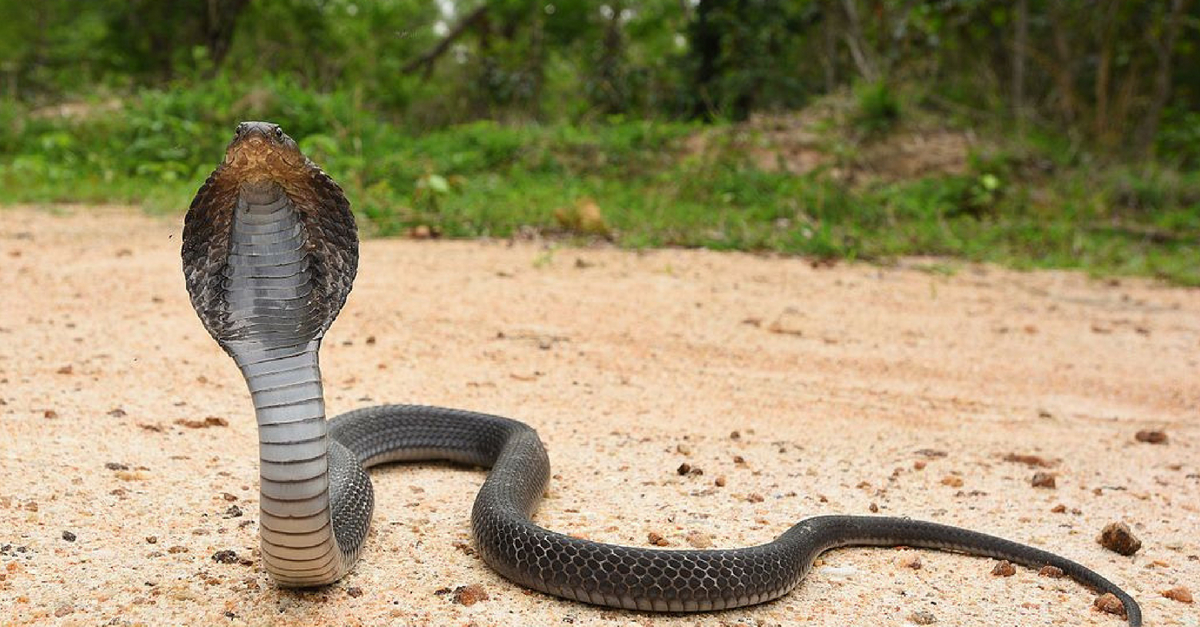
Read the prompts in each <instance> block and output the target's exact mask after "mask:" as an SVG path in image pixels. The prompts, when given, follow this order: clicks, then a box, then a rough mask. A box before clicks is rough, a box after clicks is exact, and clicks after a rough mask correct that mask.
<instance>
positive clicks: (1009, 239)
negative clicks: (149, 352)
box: [0, 79, 1200, 285]
mask: <svg viewBox="0 0 1200 627" xmlns="http://www.w3.org/2000/svg"><path fill="white" fill-rule="evenodd" d="M864 90H865V91H863V92H861V93H860V95H859V98H860V103H859V104H860V106H861V109H862V113H863V116H864V117H863V118H862V119H863V120H869V121H871V122H870V125H871V126H872V128H873V129H874V128H875V126H878V127H879V128H878V129H876V130H877V131H878V132H886V127H887V124H885V122H886V123H888V124H890V122H889V120H891V119H893V117H894V115H895V114H896V112H898V109H896V108H895V107H894V106H893V105H894V100H893V99H892V96H891V95H890V94H889V93H888V92H886V90H884V88H882V87H874V86H872V87H869V88H864ZM241 119H269V120H273V121H276V122H278V123H280V124H281V125H283V126H284V128H285V129H286V130H288V131H289V132H290V133H291V134H292V135H293V137H296V138H297V139H298V140H299V141H300V143H301V147H302V149H303V150H304V151H305V153H306V154H308V155H309V156H310V157H312V158H313V160H314V161H316V162H318V163H320V164H321V165H322V166H323V167H324V168H325V169H326V170H327V171H328V172H329V173H330V174H331V175H332V176H333V177H334V178H335V179H336V180H338V181H339V182H340V183H341V184H342V186H343V187H345V188H346V191H347V194H348V195H349V197H350V199H351V202H352V203H353V205H354V208H355V211H356V212H357V213H358V214H359V217H360V220H361V224H362V225H363V227H364V230H365V231H366V232H367V233H369V234H374V235H382V236H389V235H398V234H404V233H406V232H408V230H409V229H412V228H414V227H418V226H424V227H429V228H430V229H431V230H434V231H437V232H440V233H442V234H443V235H445V236H449V237H477V236H497V237H503V236H508V235H511V234H513V233H514V232H516V231H517V230H518V229H522V228H535V229H538V230H541V231H544V232H547V233H565V234H567V235H580V234H578V233H575V234H572V233H571V232H570V231H571V229H572V228H576V229H578V228H579V227H578V222H577V221H576V222H567V223H564V221H563V219H562V217H561V216H563V215H575V213H572V212H576V213H577V207H578V206H579V205H580V203H583V202H585V201H589V200H590V201H592V202H594V203H595V206H597V207H598V208H599V211H600V215H601V218H602V220H603V223H604V228H603V229H602V230H600V231H597V230H596V229H594V228H593V229H592V232H607V233H609V234H610V236H611V238H612V239H613V240H614V241H616V242H617V243H618V244H620V245H622V246H628V247H656V246H687V247H705V248H713V249H719V250H759V251H778V252H782V253H789V254H802V255H813V256H818V257H825V258H849V259H867V260H886V259H889V258H892V257H896V256H901V255H940V256H950V257H958V258H962V259H968V260H973V261H990V262H998V263H1002V264H1005V265H1009V266H1014V267H1020V268H1074V269H1080V270H1084V271H1087V272H1089V273H1092V274H1095V275H1143V276H1155V277H1161V278H1163V279H1166V280H1168V281H1171V282H1174V283H1177V284H1181V285H1200V177H1198V176H1197V174H1195V173H1181V172H1177V171H1175V170H1172V169H1169V168H1163V167H1157V166H1155V167H1148V168H1140V169H1131V168H1123V167H1118V166H1111V167H1107V168H1105V169H1103V170H1097V169H1095V166H1090V168H1091V169H1089V166H1085V165H1080V164H1072V163H1071V162H1070V160H1069V159H1063V158H1059V157H1055V156H1054V155H1047V154H1045V153H1044V152H1039V151H1037V150H1036V149H1030V151H1032V152H1031V154H1020V155H1017V156H1014V155H1012V154H999V155H990V156H987V157H986V158H985V157H981V156H977V157H976V158H974V159H972V160H971V164H970V166H969V168H968V171H967V172H965V173H957V174H939V175H931V176H925V177H922V178H916V179H909V180H900V181H892V182H876V183H859V184H855V185H848V184H846V183H843V182H841V181H840V180H838V179H837V178H835V177H834V176H832V175H831V174H830V173H829V172H826V171H824V170H820V169H818V170H815V171H813V172H811V173H809V174H805V175H795V174H791V173H787V172H779V171H772V170H769V169H764V168H763V167H761V166H760V165H756V163H755V162H754V161H753V160H752V159H750V158H748V157H747V155H746V152H745V151H744V150H743V149H741V148H739V147H738V146H739V145H740V144H739V142H735V141H721V135H722V133H723V132H724V131H725V130H728V131H729V134H730V135H732V134H733V128H732V127H730V128H729V129H721V128H717V129H716V130H715V131H712V130H710V131H709V135H710V137H711V136H712V135H714V134H715V135H716V139H715V140H714V141H711V142H709V144H708V146H707V147H706V148H705V149H704V150H702V151H696V150H695V149H694V147H693V146H692V145H691V144H689V139H691V138H693V137H694V136H695V135H696V134H697V133H698V132H699V128H698V127H696V126H693V125H691V124H687V123H677V122H647V121H622V120H610V121H607V122H603V123H597V124H591V125H571V124H566V123H559V124H553V125H499V124H495V123H490V122H478V123H472V124H464V125H459V126H453V127H449V128H445V129H440V130H436V131H433V132H421V131H419V130H415V129H410V128H406V127H404V126H403V125H402V124H399V123H395V122H391V121H388V120H386V119H384V118H383V117H382V116H379V115H376V114H373V113H371V112H370V111H367V110H364V109H363V108H362V107H360V106H358V104H357V103H356V102H355V101H354V98H352V97H351V96H349V95H346V94H337V93H334V94H311V93H307V92H304V91H303V90H301V89H299V88H298V87H296V86H295V85H293V84H291V83H289V82H288V81H287V80H285V79H269V80H267V81H266V82H265V83H260V84H257V85H256V86H255V87H254V88H253V89H251V88H247V87H243V86H240V85H238V84H236V83H233V82H229V81H228V80H225V79H218V80H215V81H212V82H211V83H206V84H205V86H204V87H203V89H199V88H197V89H178V90H173V91H170V92H166V91H148V92H144V93H142V94H140V95H139V96H138V97H137V98H133V99H131V100H129V101H128V102H127V103H126V104H125V106H124V107H123V108H121V109H119V110H116V111H111V110H107V109H104V110H98V112H97V113H95V114H94V115H88V116H84V117H79V118H73V119H63V118H51V117H40V116H37V115H34V114H33V113H32V112H30V111H27V110H23V109H21V107H20V106H19V105H16V104H13V103H0V149H2V150H0V196H2V197H3V198H4V199H5V201H6V202H22V203H60V202H82V203H108V202H118V203H130V204H139V205H141V206H144V207H146V208H147V210H149V211H152V212H182V211H183V210H185V209H186V207H187V205H188V203H189V202H190V200H191V197H192V195H193V194H194V193H195V190H196V188H197V187H199V185H200V184H201V183H202V182H203V180H204V178H205V177H206V176H207V174H208V172H209V171H211V169H212V168H213V167H214V165H215V164H216V163H217V162H218V160H219V159H220V158H221V157H222V155H223V151H224V146H225V144H226V143H227V142H228V140H229V138H230V134H231V132H232V129H233V127H234V125H235V124H236V122H237V121H239V120H241ZM864 123H865V122H864ZM738 132H739V133H743V134H744V129H739V131H738ZM1043 162H1044V163H1049V164H1051V165H1049V166H1044V167H1042V166H1038V167H1034V166H1035V165H1036V164H1040V163H1043ZM1031 164H1034V165H1031ZM1047 167H1052V168H1053V171H1052V172H1050V173H1046V172H1045V169H1046V168H1047ZM1039 168H1041V169H1039ZM556 216H558V217H556ZM931 267H932V268H934V270H933V271H937V272H941V271H942V268H943V267H945V268H950V267H952V266H949V265H944V266H943V265H936V266H931Z"/></svg>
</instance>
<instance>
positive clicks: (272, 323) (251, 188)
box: [182, 122, 1141, 626]
mask: <svg viewBox="0 0 1200 627" xmlns="http://www.w3.org/2000/svg"><path fill="white" fill-rule="evenodd" d="M182 256H183V268H184V275H185V279H186V283H187V288H188V292H189V294H190V296H191V300H192V304H193V306H194V307H195V309H196V313H197V314H198V316H199V317H200V319H201V321H202V322H203V323H204V326H205V327H206V328H207V329H208V331H209V333H210V334H211V335H212V336H213V338H214V339H216V341H217V342H218V343H219V344H220V345H221V347H222V348H224V349H225V351H226V352H227V353H228V354H229V355H230V356H231V357H232V358H233V359H234V361H235V362H236V363H237V365H238V367H239V368H240V369H241V371H242V374H243V376H244V378H245V380H246V385H247V387H248V388H249V390H250V394H251V397H252V398H253V401H254V409H255V416H256V418H257V421H258V434H259V455H260V460H261V466H260V476H261V488H260V490H261V520H260V524H261V527H260V537H261V547H262V556H263V559H264V561H265V563H266V569H267V571H268V572H269V573H270V575H271V576H272V578H273V579H274V580H275V581H277V582H278V583H279V584H280V585H283V586H301V587H303V586H317V585H323V584H328V583H331V582H333V581H336V580H337V579H338V578H340V577H341V576H342V575H344V574H345V573H346V572H347V570H349V569H350V568H351V566H352V565H353V564H354V562H355V560H356V559H357V558H358V555H359V553H360V551H361V550H362V546H363V542H364V540H365V538H366V535H367V528H368V525H369V523H370V519H371V513H372V509H373V503H374V501H373V495H372V487H371V481H370V479H369V477H368V476H367V474H366V472H365V470H364V469H365V468H367V467H370V466H372V465H375V464H380V463H385V462H391V461H397V460H433V459H439V460H450V461H455V462H462V463H466V464H474V465H479V466H484V467H489V468H491V471H490V473H489V475H488V477H487V479H486V481H485V482H484V484H483V487H482V488H481V489H480V491H479V495H478V496H477V497H476V499H475V505H474V508H473V510H472V513H471V526H472V531H473V534H474V538H475V543H476V548H477V550H478V551H479V553H480V555H481V556H482V557H483V559H484V561H485V562H487V564H489V565H490V566H491V567H492V568H494V569H495V570H497V571H498V572H500V573H501V574H502V575H504V576H505V577H507V578H509V579H511V580H513V581H515V582H517V583H519V584H521V585H523V586H527V587H529V588H534V589H537V590H540V591H543V592H547V593H550V594H554V595H558V596H562V597H566V598H569V599H576V600H579V601H583V602H587V603H594V604H599V605H608V606H614V607H621V608H627V609H638V610H654V611H672V612H680V611H682V612H687V611H704V610H719V609H725V608H732V607H739V606H744V605H751V604H755V603H761V602H764V601H768V600H771V599H775V598H777V597H780V596H782V595H784V594H787V592H788V591H789V590H791V589H792V588H793V587H795V586H796V585H797V584H798V583H799V582H800V580H801V579H803V578H804V575H805V574H806V573H807V572H808V570H809V568H810V567H811V565H812V563H813V560H814V559H816V557H817V556H818V555H820V554H821V553H823V552H824V551H827V550H829V549H833V548H837V547H843V546H897V545H907V546H913V547H923V548H931V549H939V550H946V551H956V552H962V553H968V554H971V555H980V556H988V557H993V558H1002V559H1007V560H1009V561H1012V562H1015V563H1019V564H1023V565H1026V566H1030V567H1034V568H1037V567H1041V566H1044V565H1052V566H1056V567H1058V568H1060V569H1062V570H1063V571H1064V572H1065V573H1066V574H1067V575H1069V576H1071V577H1072V578H1074V579H1075V580H1076V581H1078V582H1080V583H1083V584H1085V585H1088V586H1090V587H1092V588H1095V589H1097V590H1100V591H1102V592H1110V593H1112V594H1114V595H1116V596H1117V598H1119V599H1120V600H1121V602H1122V603H1123V604H1124V607H1125V610H1126V612H1127V616H1128V620H1129V624H1130V625H1135V626H1136V625H1140V624H1141V612H1140V609H1139V607H1138V604H1137V603H1136V602H1135V601H1134V600H1133V598H1131V597H1130V596H1129V595H1128V594H1126V593H1125V592H1124V591H1122V590H1121V589H1120V588H1118V587H1117V586H1116V585H1114V584H1113V583H1111V582H1109V581H1108V580H1106V579H1105V578H1103V577H1101V576H1100V575H1099V574H1097V573H1095V572H1094V571H1092V570H1089V569H1088V568H1086V567H1084V566H1082V565H1080V564H1077V563H1075V562H1073V561H1071V560H1068V559H1066V558H1063V557H1060V556H1058V555H1055V554H1053V553H1048V552H1046V551H1042V550H1039V549H1035V548H1032V547H1029V546H1026V545H1023V544H1018V543H1015V542H1010V541H1008V540H1004V539H1001V538H997V537H994V536H990V535H986V534H982V533H978V532H974V531H969V530H966V529H960V528H956V527H950V526H946V525H940V524H935V523H930V522H922V521H915V520H909V519H905V518H888V517H882V516H820V517H815V518H809V519H806V520H803V521H801V522H799V523H798V524H796V525H795V526H793V527H792V528H790V529H788V530H787V531H786V532H784V533H783V535H781V536H779V537H778V538H777V539H776V540H774V541H773V542H770V543H767V544H764V545H760V546H754V547H749V548H741V549H727V550H726V549H722V550H680V551H677V550H658V549H646V548H636V547H624V546H616V545H610V544H601V543H597V542H591V541H588V540H581V539H577V538H572V537H569V536H566V535H563V534H559V533H554V532H551V531H548V530H546V529H542V528H541V527H538V526H537V525H535V524H534V523H533V522H532V521H531V520H530V516H531V515H532V513H533V511H534V510H535V509H536V507H537V504H538V501H539V499H540V498H541V495H542V493H543V491H544V489H545V487H546V485H547V482H548V480H549V476H550V465H549V460H548V459H547V456H546V452H545V450H544V449H543V447H542V443H541V441H540V440H539V439H538V436H537V434H536V433H535V432H534V431H533V429H531V428H530V427H528V426H527V425H525V424H523V423H521V422H517V421H515V420H510V419H507V418H501V417H497V416H489V415H484V414H477V413H471V412H465V411H458V410H453V409H444V408H438V407H420V406H397V405H389V406H380V407H372V408H368V409H360V410H357V411H352V412H350V413H347V414H344V415H341V416H338V417H336V418H334V419H332V420H328V421H327V420H326V417H325V402H324V394H323V391H322V387H321V375H320V367H319V362H318V351H319V347H320V343H321V338H322V336H323V335H324V333H325V331H326V329H328V328H329V325H330V324H332V322H333V320H334V318H335V317H336V316H337V314H338V312H339V311H340V309H341V307H342V305H343V304H344V303H345V300H346V297H347V295H348V294H349V292H350V288H351V284H352V283H353V280H354V276H355V272H356V270H357V265H358V237H357V230H356V227H355V223H354V217H353V215H352V214H351V212H350V205H349V202H348V201H347V200H346V197H345V195H344V194H343V193H342V190H341V188H340V187H338V185H337V184H336V183H334V181H333V180H332V179H330V177H329V176H327V175H326V174H325V173H324V172H323V171H321V169H320V168H318V167H317V166H316V165H314V164H313V163H312V162H311V161H309V160H308V159H307V158H306V157H304V156H303V154H301V152H300V150H299V148H298V147H297V146H296V143H295V142H294V141H293V140H292V139H291V138H290V137H288V136H287V135H286V134H285V133H284V132H283V131H282V130H281V129H280V128H279V126H277V125H275V124H270V123H266V122H243V123H242V124H239V125H238V127H237V130H236V132H235V137H234V139H233V141H232V142H231V143H230V144H229V147H228V149H227V151H226V156H225V159H224V161H223V162H222V163H221V164H220V165H219V166H218V167H217V168H216V170H214V171H213V173H212V175H211V176H210V177H209V178H208V180H207V181H206V182H205V183H204V185H203V186H202V187H201V188H200V190H199V192H198V193H197V194H196V198H195V200H194V201H193V202H192V204H191V207H190V209H189V210H188V213H187V217H186V219H185V225H184V236H183V251H182Z"/></svg>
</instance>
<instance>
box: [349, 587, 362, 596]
mask: <svg viewBox="0 0 1200 627" xmlns="http://www.w3.org/2000/svg"><path fill="white" fill-rule="evenodd" d="M346 594H348V595H350V596H352V597H354V598H356V599H357V598H358V597H360V596H362V594H363V591H362V588H359V587H358V586H354V587H350V588H346Z"/></svg>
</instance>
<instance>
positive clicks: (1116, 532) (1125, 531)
mask: <svg viewBox="0 0 1200 627" xmlns="http://www.w3.org/2000/svg"><path fill="white" fill-rule="evenodd" d="M1096 542H1099V543H1100V545H1101V546H1103V547H1104V548H1106V549H1108V550H1110V551H1113V552H1115V553H1120V554H1121V555H1133V554H1134V553H1137V552H1138V549H1140V548H1142V541H1141V540H1138V539H1137V537H1135V536H1134V535H1133V532H1131V531H1130V530H1129V525H1126V524H1125V523H1123V522H1114V523H1108V524H1107V525H1105V527H1104V529H1103V530H1102V531H1101V532H1100V535H1099V536H1097V537H1096Z"/></svg>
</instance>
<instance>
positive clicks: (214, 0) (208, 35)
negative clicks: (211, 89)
mask: <svg viewBox="0 0 1200 627" xmlns="http://www.w3.org/2000/svg"><path fill="white" fill-rule="evenodd" d="M248 4H250V0H208V12H207V14H206V15H205V21H204V39H205V45H206V46H207V47H208V56H209V58H210V59H212V63H213V65H212V68H211V69H210V70H209V74H210V75H211V74H215V73H216V71H217V69H218V68H219V67H220V66H221V63H222V62H223V61H225V57H226V56H228V54H229V48H230V46H231V45H232V44H233V34H234V32H235V31H236V29H237V19H238V15H240V14H241V12H242V11H243V10H244V9H245V8H246V6H247V5H248Z"/></svg>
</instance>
